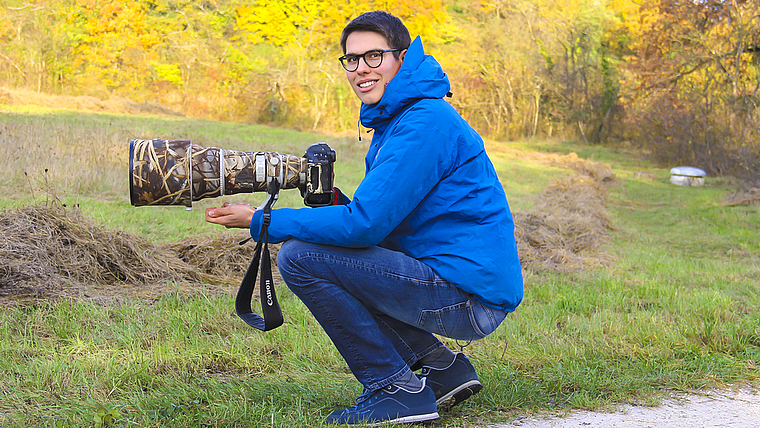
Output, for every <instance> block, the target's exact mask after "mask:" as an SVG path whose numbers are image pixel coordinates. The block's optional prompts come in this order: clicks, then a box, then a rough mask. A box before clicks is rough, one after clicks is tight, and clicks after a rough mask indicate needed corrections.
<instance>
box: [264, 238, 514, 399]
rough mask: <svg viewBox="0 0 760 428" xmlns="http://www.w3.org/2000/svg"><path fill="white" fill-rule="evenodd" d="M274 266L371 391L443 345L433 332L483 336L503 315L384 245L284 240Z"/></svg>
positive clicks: (473, 337) (472, 337)
mask: <svg viewBox="0 0 760 428" xmlns="http://www.w3.org/2000/svg"><path fill="white" fill-rule="evenodd" d="M277 265H278V267H279V268H280V274H281V275H282V277H283V279H284V280H285V282H286V283H287V284H288V287H290V289H291V290H293V293H295V294H296V296H298V298H300V299H301V300H302V301H303V302H304V304H306V306H307V307H308V308H309V310H310V311H311V313H312V314H313V315H314V317H315V318H316V319H317V321H318V322H319V323H320V325H321V326H322V328H323V329H324V330H325V332H326V333H327V335H328V336H329V337H330V339H331V340H332V341H333V343H334V344H335V346H336V347H337V348H338V351H339V352H340V354H341V355H342V356H343V359H344V360H346V363H348V366H349V368H350V369H351V372H352V373H353V374H354V376H355V377H356V379H357V380H358V381H359V382H361V384H362V385H363V386H364V387H365V388H366V389H367V390H370V391H374V390H377V389H380V388H382V387H384V386H387V385H390V384H391V383H393V382H394V381H396V380H398V379H399V378H401V377H402V376H404V375H405V374H406V372H407V371H409V370H410V366H412V365H414V363H416V362H417V361H419V360H420V359H422V358H424V357H425V356H426V355H428V354H430V353H431V352H433V351H435V350H436V349H438V348H439V347H441V346H443V344H442V343H441V342H440V341H439V340H438V339H436V337H435V336H433V334H432V333H435V334H439V335H441V336H445V337H450V338H453V339H458V340H466V341H469V340H477V339H482V338H483V337H485V336H486V335H488V334H489V333H491V332H492V331H494V330H495V329H496V327H498V326H499V324H501V322H502V321H503V320H504V318H505V316H506V313H505V312H503V311H500V310H497V309H492V308H489V307H487V306H484V305H483V304H482V303H480V301H479V300H478V299H477V298H475V297H474V296H473V295H472V294H469V293H465V292H464V291H462V290H460V289H459V288H457V287H456V286H454V285H452V284H451V283H449V282H447V281H446V280H444V279H442V278H441V277H439V276H438V275H437V274H436V273H435V272H434V271H433V270H432V269H431V268H430V267H428V266H427V265H426V264H424V263H422V262H420V261H419V260H416V259H413V258H411V257H409V256H407V255H405V254H403V253H400V252H396V251H391V250H388V249H385V248H380V247H372V248H346V247H334V246H329V245H318V244H309V243H306V242H302V241H298V240H290V241H287V242H285V243H283V245H282V248H281V249H280V251H279V253H278V254H277Z"/></svg>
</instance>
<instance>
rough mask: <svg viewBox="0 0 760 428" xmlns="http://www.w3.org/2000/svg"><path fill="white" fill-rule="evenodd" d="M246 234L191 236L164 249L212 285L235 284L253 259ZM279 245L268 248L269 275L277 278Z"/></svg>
mask: <svg viewBox="0 0 760 428" xmlns="http://www.w3.org/2000/svg"><path fill="white" fill-rule="evenodd" d="M249 236H250V235H249V234H248V232H247V231H246V232H240V233H237V234H224V235H216V236H208V237H205V236H191V237H189V238H185V239H183V240H181V241H177V242H173V243H171V244H168V245H167V246H166V247H167V248H168V249H170V250H171V252H172V253H173V254H176V256H177V257H178V258H179V259H180V260H182V261H184V262H185V263H187V264H189V265H191V266H193V267H194V268H195V269H197V270H198V271H199V272H201V273H203V274H204V275H206V276H208V277H211V278H213V280H214V281H216V282H224V283H235V284H237V283H239V282H240V281H241V280H242V279H243V275H244V274H245V271H246V270H247V269H248V265H250V263H251V259H253V253H254V250H255V247H256V243H255V242H253V241H248V242H247V243H245V244H243V245H240V243H241V242H242V241H243V240H245V239H247V238H248V237H249ZM279 248H280V246H279V245H272V244H270V245H269V251H270V255H271V260H272V266H273V269H272V273H273V274H274V275H275V276H277V275H278V271H277V268H276V267H275V266H276V257H277V250H278V249H279Z"/></svg>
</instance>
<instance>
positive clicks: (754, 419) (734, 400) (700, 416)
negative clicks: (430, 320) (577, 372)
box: [491, 389, 760, 428]
mask: <svg viewBox="0 0 760 428" xmlns="http://www.w3.org/2000/svg"><path fill="white" fill-rule="evenodd" d="M514 427H520V428H571V427H572V428H577V427H599V428H657V427H666V428H713V427H715V428H717V427H732V428H760V392H758V391H752V390H749V389H741V390H736V391H710V392H708V393H705V394H703V395H697V394H689V395H686V396H684V397H681V398H680V399H670V400H666V401H665V402H664V403H663V404H662V405H661V406H658V407H643V406H631V405H621V406H619V407H618V408H617V410H616V411H614V412H589V411H574V412H570V413H569V414H567V415H564V416H563V415H554V416H551V415H547V416H545V417H527V418H521V419H519V420H517V421H514V422H511V423H508V424H501V425H496V426H494V427H491V428H514Z"/></svg>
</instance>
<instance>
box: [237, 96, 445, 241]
mask: <svg viewBox="0 0 760 428" xmlns="http://www.w3.org/2000/svg"><path fill="white" fill-rule="evenodd" d="M412 110H414V108H412ZM405 116H406V117H405V118H403V119H402V120H400V121H398V122H397V124H396V125H395V126H392V127H391V130H389V131H388V132H390V134H389V135H386V136H385V138H384V139H383V143H382V146H381V147H380V149H379V151H377V152H376V154H375V157H374V159H368V168H367V173H366V175H365V177H364V179H363V180H362V182H361V183H360V184H359V187H358V188H357V189H356V192H355V193H354V197H353V200H351V201H350V202H349V203H347V204H346V205H335V206H328V207H319V208H299V209H291V208H281V209H276V210H273V211H272V217H271V222H270V225H269V230H268V232H269V239H270V242H281V241H284V240H286V239H289V238H296V239H300V240H302V241H306V242H312V243H317V244H329V245H339V246H349V247H369V246H375V245H378V244H379V243H380V242H381V241H382V240H383V239H384V238H385V237H386V236H387V235H388V234H389V233H391V232H392V231H393V229H395V228H396V226H398V225H399V224H400V223H401V222H402V221H403V220H404V218H406V217H407V216H408V215H409V214H410V213H411V212H412V211H413V210H414V209H415V207H416V206H417V205H418V204H419V203H420V201H422V200H423V199H424V198H425V196H426V195H427V194H428V193H429V192H430V191H431V190H432V189H433V188H434V187H435V186H436V185H437V184H438V182H439V180H440V179H441V178H442V177H444V176H445V175H447V174H448V173H449V172H450V170H451V168H452V165H453V162H454V159H455V147H456V145H455V141H454V139H455V138H456V137H454V136H451V135H448V136H447V135H444V134H443V133H441V132H439V131H437V130H436V129H435V128H433V127H431V126H430V125H429V124H427V123H425V121H424V120H420V119H415V115H414V114H411V115H405ZM417 116H419V115H417ZM375 138H377V136H376V137H375ZM372 144H374V139H373V143H372ZM370 152H372V150H371V151H370ZM261 218H262V213H261V212H256V213H255V214H254V216H253V220H252V221H251V235H252V236H253V237H254V238H258V236H259V232H260V230H261Z"/></svg>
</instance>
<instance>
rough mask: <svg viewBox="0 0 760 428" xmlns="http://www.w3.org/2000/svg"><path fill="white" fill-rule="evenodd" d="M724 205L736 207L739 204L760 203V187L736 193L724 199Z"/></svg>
mask: <svg viewBox="0 0 760 428" xmlns="http://www.w3.org/2000/svg"><path fill="white" fill-rule="evenodd" d="M723 205H726V206H729V207H734V206H738V205H760V187H754V188H752V189H749V190H746V191H743V192H740V193H736V194H734V195H731V196H730V197H728V198H727V199H726V200H725V201H723Z"/></svg>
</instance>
